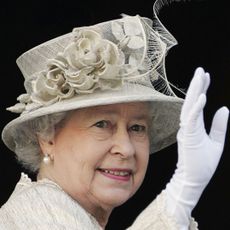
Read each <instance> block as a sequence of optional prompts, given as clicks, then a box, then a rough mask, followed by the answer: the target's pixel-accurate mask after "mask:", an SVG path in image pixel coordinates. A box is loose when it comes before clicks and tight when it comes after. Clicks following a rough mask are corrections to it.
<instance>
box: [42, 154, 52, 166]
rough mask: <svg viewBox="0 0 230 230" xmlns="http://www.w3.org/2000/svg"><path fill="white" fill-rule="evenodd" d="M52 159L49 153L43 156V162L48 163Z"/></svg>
mask: <svg viewBox="0 0 230 230" xmlns="http://www.w3.org/2000/svg"><path fill="white" fill-rule="evenodd" d="M50 161H51V159H50V156H49V154H48V153H45V156H44V157H43V162H44V163H45V164H46V165H48V164H49V163H50Z"/></svg>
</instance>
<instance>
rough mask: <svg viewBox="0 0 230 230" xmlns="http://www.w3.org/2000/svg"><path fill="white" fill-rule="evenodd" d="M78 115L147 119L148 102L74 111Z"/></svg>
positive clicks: (101, 106)
mask: <svg viewBox="0 0 230 230" xmlns="http://www.w3.org/2000/svg"><path fill="white" fill-rule="evenodd" d="M75 113H77V114H79V113H82V114H87V116H92V117H93V116H96V115H98V114H107V115H110V114H111V115H113V114H114V115H116V114H117V115H119V114H130V115H134V116H135V117H136V118H138V119H145V118H146V119H148V117H149V103H148V102H130V103H119V104H109V105H100V106H93V107H88V108H82V109H78V110H76V111H75Z"/></svg>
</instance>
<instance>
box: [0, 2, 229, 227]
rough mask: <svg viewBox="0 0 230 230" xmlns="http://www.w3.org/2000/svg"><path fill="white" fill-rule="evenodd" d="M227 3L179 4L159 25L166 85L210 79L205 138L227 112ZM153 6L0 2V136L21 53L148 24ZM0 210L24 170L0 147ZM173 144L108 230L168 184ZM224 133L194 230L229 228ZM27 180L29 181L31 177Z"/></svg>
mask: <svg viewBox="0 0 230 230" xmlns="http://www.w3.org/2000/svg"><path fill="white" fill-rule="evenodd" d="M227 3H228V1H227V0H218V1H214V0H206V1H198V0H194V1H187V2H186V1H181V2H180V3H173V4H170V6H169V7H168V6H165V7H164V8H163V9H162V10H161V12H160V19H161V21H162V22H163V24H164V25H165V26H166V28H167V29H168V30H169V31H170V32H171V33H172V34H173V35H174V36H175V37H176V39H177V40H178V42H179V44H178V45H177V46H175V47H173V48H172V49H171V50H170V52H169V54H168V56H167V58H166V70H167V76H168V78H169V80H170V81H171V82H172V83H173V84H175V85H177V86H179V87H181V88H184V89H187V87H188V84H189V82H190V80H191V78H192V75H193V72H194V70H195V68H196V67H198V66H202V67H204V68H205V70H206V71H208V72H210V74H211V85H210V87H209V90H208V101H207V105H206V107H205V122H206V127H207V131H209V127H210V124H211V120H212V117H213V114H214V113H215V111H216V110H217V109H218V108H219V107H220V106H223V105H227V106H228V105H229V99H230V94H229V90H230V89H229V78H230V55H229V51H230V45H229V42H230V39H229V36H230V26H229V24H230V21H229V7H228V6H227V5H228V4H227ZM152 4H153V1H150V0H142V1H131V0H123V1H121V0H116V1H100V0H98V1H89V0H84V1H77V0H76V1H72V0H56V1H48V0H47V1H42V0H40V1H33V0H32V1H31V0H23V1H17V0H9V1H2V2H1V6H0V17H1V18H0V31H1V32H0V37H1V45H0V49H1V55H0V56H1V57H0V60H1V62H0V78H1V90H0V93H1V95H0V103H1V104H0V109H1V127H0V128H1V129H2V128H3V127H4V125H5V124H6V123H7V122H9V121H10V120H11V119H13V118H15V117H16V115H15V114H11V113H10V112H7V111H5V108H6V107H8V106H11V105H14V104H15V103H16V97H17V96H18V95H20V94H21V93H23V92H24V88H23V77H22V75H21V73H20V72H19V69H18V68H17V66H16V63H15V60H16V58H17V57H18V56H19V55H20V54H22V53H23V52H25V51H27V50H28V49H30V48H32V47H34V46H36V45H38V44H40V43H42V42H45V41H47V40H49V39H52V38H54V37H56V36H59V35H62V34H64V33H68V32H70V31H71V30H72V28H74V27H78V26H83V25H91V24H95V23H98V22H102V21H106V20H110V19H117V18H120V14H121V13H126V14H129V15H136V14H139V15H141V16H146V17H149V18H151V17H152ZM0 148H1V151H0V154H1V156H0V205H2V204H3V203H4V202H5V201H6V200H7V199H8V197H9V195H10V194H11V192H12V190H13V189H14V186H15V184H16V182H17V180H18V179H19V177H20V172H21V171H22V170H23V169H22V168H21V167H20V166H19V165H18V164H17V163H16V161H15V159H14V155H13V153H12V152H10V151H9V150H8V149H7V148H6V147H5V146H4V144H3V143H2V142H0ZM176 152H177V150H176V144H174V145H172V146H170V147H168V148H166V149H164V150H163V151H161V152H160V153H156V154H154V155H152V156H151V159H150V163H149V168H148V171H147V175H146V178H145V181H144V183H143V185H142V187H141V188H140V190H139V191H138V192H137V194H136V195H135V196H134V197H133V198H131V199H130V200H129V201H128V202H126V204H124V205H122V206H121V207H119V208H116V209H115V210H114V212H113V213H112V215H111V217H110V221H109V224H108V226H107V229H108V230H112V229H114V230H115V229H116V230H120V229H121V230H122V229H125V227H128V226H129V225H130V224H131V223H132V221H133V220H134V218H135V217H136V216H137V214H138V213H140V212H141V210H143V208H144V207H146V205H148V203H149V202H150V201H151V200H153V199H154V198H155V196H156V195H157V194H158V193H160V191H161V190H162V189H163V188H164V187H165V185H166V183H167V182H168V181H169V179H170V177H171V176H172V173H173V171H174V169H175V164H176V160H177V153H176ZM229 160H230V157H229V129H228V133H227V137H226V144H225V149H224V153H223V156H222V158H221V161H220V164H219V166H218V168H217V171H216V173H215V174H214V176H213V178H212V180H211V182H210V183H209V185H208V186H207V188H206V190H205V192H204V193H203V195H202V197H201V199H200V201H199V203H198V204H197V206H196V208H195V209H194V211H193V216H194V217H195V219H196V220H197V221H198V223H199V227H200V229H201V230H212V229H218V230H219V229H221V230H222V229H230V222H229V206H230V193H229V185H230V180H229V176H228V175H229V173H228V166H229ZM24 171H25V170H24ZM31 176H32V175H31Z"/></svg>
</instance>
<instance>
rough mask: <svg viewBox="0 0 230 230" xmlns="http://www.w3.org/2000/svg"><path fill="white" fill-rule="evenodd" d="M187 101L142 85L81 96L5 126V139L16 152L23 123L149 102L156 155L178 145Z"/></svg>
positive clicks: (152, 149) (22, 116) (28, 113)
mask: <svg viewBox="0 0 230 230" xmlns="http://www.w3.org/2000/svg"><path fill="white" fill-rule="evenodd" d="M183 101H184V100H183V99H182V98H179V97H174V96H167V95H165V94H162V93H160V92H158V91H156V90H154V89H153V88H149V87H146V86H142V85H138V84H135V85H133V84H132V85H131V86H130V85H125V86H124V87H123V88H121V89H119V90H108V91H98V92H94V93H93V96H92V94H84V95H77V96H75V97H72V98H71V99H65V100H62V101H59V102H56V103H54V104H52V105H49V106H44V107H41V108H39V109H36V110H34V111H30V112H27V113H23V114H21V116H19V117H18V118H16V119H14V120H12V121H11V122H9V123H8V124H7V125H6V126H5V127H4V129H3V131H2V140H3V141H4V143H5V144H6V146H7V147H8V148H9V149H11V150H12V151H14V150H15V142H14V135H15V133H18V132H20V129H19V125H20V127H22V126H21V124H22V123H24V122H26V121H28V120H32V119H34V118H36V117H40V116H43V115H47V114H52V113H57V112H62V111H69V110H75V109H80V108H86V107H92V106H100V105H108V104H117V103H129V102H149V106H150V107H151V108H150V112H151V114H150V115H151V118H152V120H151V122H152V125H151V130H150V132H151V134H150V136H151V146H150V153H154V152H157V151H159V150H161V149H163V148H165V147H167V146H169V145H171V144H173V143H175V142H176V134H177V131H178V127H179V117H180V111H181V106H182V104H183Z"/></svg>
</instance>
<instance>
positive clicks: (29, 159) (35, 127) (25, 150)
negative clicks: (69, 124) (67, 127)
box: [14, 112, 68, 173]
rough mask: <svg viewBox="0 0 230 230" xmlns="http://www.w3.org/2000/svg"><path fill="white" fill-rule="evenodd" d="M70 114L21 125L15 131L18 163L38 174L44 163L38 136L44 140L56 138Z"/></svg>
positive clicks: (56, 115) (51, 115)
mask: <svg viewBox="0 0 230 230" xmlns="http://www.w3.org/2000/svg"><path fill="white" fill-rule="evenodd" d="M67 114H68V112H60V113H54V114H48V115H45V116H41V117H37V118H35V119H33V120H29V121H27V122H24V123H22V124H21V127H19V129H18V130H20V132H17V131H15V140H14V141H15V150H14V151H15V153H16V156H17V160H18V162H19V163H20V164H21V165H22V166H23V167H24V168H25V169H27V170H29V171H31V172H33V173H36V172H38V170H39V168H40V164H41V161H42V157H43V155H42V151H41V148H40V145H39V142H38V136H39V137H40V138H42V139H44V140H50V139H52V138H53V137H54V135H55V133H56V131H57V130H58V129H59V128H61V127H62V126H63V124H64V121H65V120H66V118H67Z"/></svg>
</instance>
